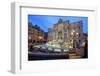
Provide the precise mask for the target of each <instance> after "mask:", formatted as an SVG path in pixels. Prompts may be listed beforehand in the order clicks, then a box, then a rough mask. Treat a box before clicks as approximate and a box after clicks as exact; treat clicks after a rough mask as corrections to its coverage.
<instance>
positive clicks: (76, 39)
mask: <svg viewBox="0 0 100 76" xmlns="http://www.w3.org/2000/svg"><path fill="white" fill-rule="evenodd" d="M82 28H83V26H82V21H78V22H74V23H69V21H63V20H61V19H59V20H58V23H56V24H55V25H54V27H52V28H50V29H49V32H48V41H56V42H59V41H61V42H64V43H71V42H72V43H73V45H74V44H75V47H77V44H80V43H81V40H82V38H83V30H82Z"/></svg>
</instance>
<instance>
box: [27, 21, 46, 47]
mask: <svg viewBox="0 0 100 76" xmlns="http://www.w3.org/2000/svg"><path fill="white" fill-rule="evenodd" d="M46 41H47V37H46V33H45V32H44V31H43V30H42V29H41V28H40V27H39V26H38V25H33V24H32V23H28V43H29V44H33V45H34V44H35V45H36V44H41V43H44V42H46Z"/></svg>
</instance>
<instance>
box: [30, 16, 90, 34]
mask: <svg viewBox="0 0 100 76" xmlns="http://www.w3.org/2000/svg"><path fill="white" fill-rule="evenodd" d="M60 18H61V19H63V20H64V21H67V20H69V22H70V23H72V22H77V21H80V20H81V21H82V22H83V32H84V33H88V17H81V16H51V15H48V16H47V15H28V22H31V23H32V24H33V25H38V26H39V27H40V28H41V29H42V30H44V31H45V32H48V28H50V27H51V28H52V27H53V25H54V24H55V23H57V22H58V20H59V19H60Z"/></svg>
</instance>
